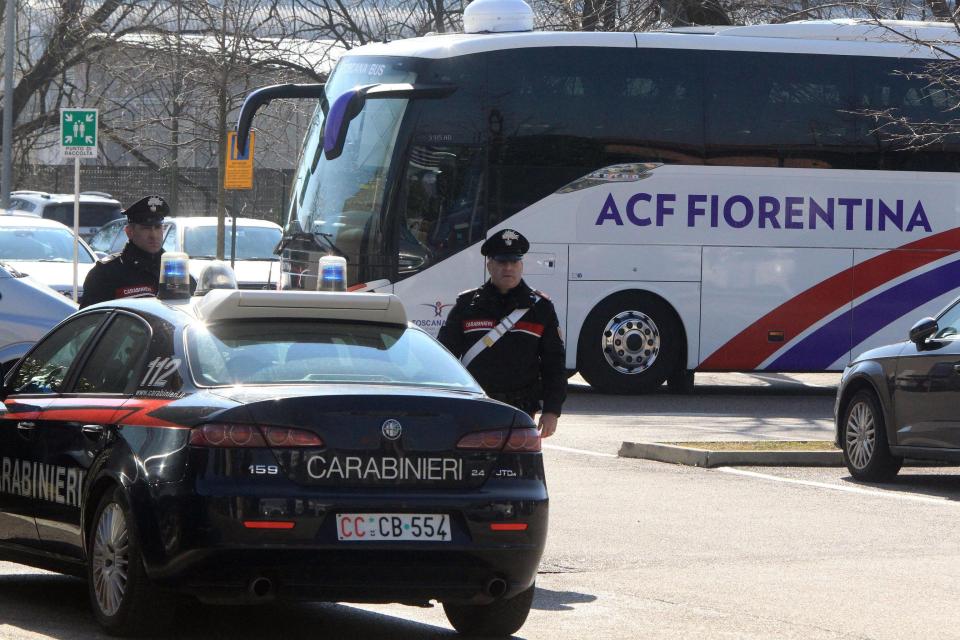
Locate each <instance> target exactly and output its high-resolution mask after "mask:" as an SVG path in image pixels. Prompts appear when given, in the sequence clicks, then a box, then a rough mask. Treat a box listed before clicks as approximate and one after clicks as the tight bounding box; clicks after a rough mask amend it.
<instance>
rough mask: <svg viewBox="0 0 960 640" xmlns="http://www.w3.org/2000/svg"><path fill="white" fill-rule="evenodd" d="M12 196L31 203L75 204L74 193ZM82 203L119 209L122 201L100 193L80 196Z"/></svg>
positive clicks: (33, 193) (37, 192)
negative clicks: (110, 205)
mask: <svg viewBox="0 0 960 640" xmlns="http://www.w3.org/2000/svg"><path fill="white" fill-rule="evenodd" d="M10 195H11V196H16V197H17V198H21V199H23V200H29V201H31V202H53V203H57V204H62V203H64V202H73V194H72V193H46V192H44V191H14V192H12V193H11V194H10ZM80 202H81V203H84V202H86V203H102V204H115V205H117V206H118V207H119V206H120V201H119V200H117V199H116V198H112V197H110V195H109V194H106V193H100V192H87V193H81V194H80Z"/></svg>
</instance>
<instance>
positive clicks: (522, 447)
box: [503, 427, 540, 453]
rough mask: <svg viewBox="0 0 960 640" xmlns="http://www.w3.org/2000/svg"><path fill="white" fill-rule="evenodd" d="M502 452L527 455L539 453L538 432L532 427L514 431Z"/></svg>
mask: <svg viewBox="0 0 960 640" xmlns="http://www.w3.org/2000/svg"><path fill="white" fill-rule="evenodd" d="M503 450H504V451H513V452H516V451H521V452H527V453H536V452H538V451H540V431H538V430H537V429H536V428H534V427H528V428H526V429H514V430H513V431H511V432H510V439H509V440H507V446H506V447H504V448H503Z"/></svg>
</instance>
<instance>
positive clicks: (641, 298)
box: [577, 291, 684, 394]
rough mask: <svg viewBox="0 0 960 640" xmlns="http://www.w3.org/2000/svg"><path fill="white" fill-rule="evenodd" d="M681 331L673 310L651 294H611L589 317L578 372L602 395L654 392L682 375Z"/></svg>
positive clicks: (580, 349) (579, 357) (580, 345)
mask: <svg viewBox="0 0 960 640" xmlns="http://www.w3.org/2000/svg"><path fill="white" fill-rule="evenodd" d="M683 341H684V334H683V327H682V325H681V324H680V320H679V318H678V317H677V314H676V312H675V311H674V310H673V308H672V307H671V306H670V305H669V304H667V303H666V302H665V301H664V300H662V299H661V298H658V297H657V296H654V295H651V294H649V293H642V292H639V291H627V292H623V293H618V294H616V295H613V296H611V297H609V298H607V299H606V300H604V301H603V302H601V303H600V304H598V305H597V306H596V307H594V309H593V311H591V312H590V315H588V316H587V320H586V322H584V323H583V329H581V331H580V341H579V343H578V346H577V368H578V369H579V371H580V374H581V375H582V376H583V377H584V379H585V380H586V381H587V382H588V383H590V386H591V387H593V388H594V389H597V390H598V391H602V392H603V393H618V394H636V393H646V392H649V391H651V390H653V389H656V388H657V387H659V386H660V385H661V384H663V381H664V380H666V379H667V378H668V377H671V376H673V375H676V374H678V373H679V372H681V371H682V363H681V354H682V353H683Z"/></svg>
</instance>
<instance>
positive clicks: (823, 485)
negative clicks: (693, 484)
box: [713, 467, 960, 507]
mask: <svg viewBox="0 0 960 640" xmlns="http://www.w3.org/2000/svg"><path fill="white" fill-rule="evenodd" d="M713 470H714V471H720V472H722V473H729V474H733V475H736V476H746V477H748V478H758V479H760V480H772V481H774V482H786V483H787V484H799V485H804V486H807V487H816V488H818V489H829V490H831V491H846V492H847V493H856V494H860V495H864V496H870V497H873V498H887V499H891V500H906V501H907V502H922V503H925V504H935V505H940V506H950V507H960V502H955V501H953V500H949V499H947V498H933V497H930V496H917V495H911V494H906V493H896V492H887V491H877V490H876V489H864V488H862V487H847V486H844V485H839V484H829V483H827V482H814V481H812V480H797V479H796V478H782V477H780V476H773V475H769V474H766V473H757V472H756V471H745V470H743V469H734V468H732V467H717V468H716V469H713Z"/></svg>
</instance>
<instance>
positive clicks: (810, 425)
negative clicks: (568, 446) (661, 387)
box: [578, 413, 833, 441]
mask: <svg viewBox="0 0 960 640" xmlns="http://www.w3.org/2000/svg"><path fill="white" fill-rule="evenodd" d="M685 415H692V416H696V415H697V414H652V413H651V414H645V415H644V419H645V420H646V419H650V420H652V421H654V422H655V420H654V419H655V418H657V417H662V418H676V417H684V416H685ZM702 415H704V416H708V415H709V416H710V417H712V418H716V417H717V416H716V414H706V413H705V414H702ZM578 417H579V416H578ZM729 422H731V423H733V422H734V421H733V420H729ZM818 422H822V423H824V425H826V426H824V427H818V425H817V423H818ZM589 424H590V425H591V426H593V427H623V428H634V429H640V428H647V427H652V426H659V427H662V426H663V425H652V424H648V423H646V422H632V423H626V424H624V423H623V422H604V421H602V420H591V421H589ZM667 426H669V427H675V428H677V429H687V430H690V431H706V432H707V433H717V434H719V433H729V434H736V435H739V436H743V431H742V430H737V429H727V428H725V427H722V426H716V427H707V426H703V425H692V424H676V423H671V424H669V425H667ZM770 428H771V429H779V430H781V431H784V430H790V429H795V430H802V429H806V430H808V431H810V430H818V431H823V435H827V436H832V435H833V430H832V423H831V422H830V421H828V420H825V419H824V420H811V421H803V422H801V423H799V424H781V425H778V424H775V423H770ZM828 429H829V430H828ZM750 437H752V438H768V439H770V440H818V439H819V440H827V439H829V438H817V437H816V434H814V435H811V436H810V437H805V436H798V435H797V434H796V433H790V434H785V435H777V434H775V433H761V432H754V433H752V434H751V435H750ZM672 439H673V441H678V440H683V438H680V437H675V438H672ZM740 439H741V440H744V439H749V438H745V437H741V438H740Z"/></svg>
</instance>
